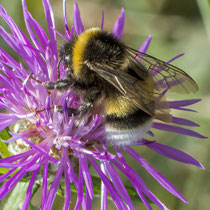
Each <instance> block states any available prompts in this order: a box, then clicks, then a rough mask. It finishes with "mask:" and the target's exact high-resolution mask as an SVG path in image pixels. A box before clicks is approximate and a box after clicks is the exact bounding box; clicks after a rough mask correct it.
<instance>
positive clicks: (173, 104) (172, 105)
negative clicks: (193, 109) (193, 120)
mask: <svg viewBox="0 0 210 210" xmlns="http://www.w3.org/2000/svg"><path fill="white" fill-rule="evenodd" d="M200 101H201V99H190V100H181V101H169V105H170V108H180V107H185V106H190V105H192V104H196V103H198V102H200Z"/></svg>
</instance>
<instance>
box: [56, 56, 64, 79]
mask: <svg viewBox="0 0 210 210" xmlns="http://www.w3.org/2000/svg"><path fill="white" fill-rule="evenodd" d="M62 60H63V57H61V59H60V60H59V61H58V64H57V74H58V79H60V71H59V68H60V64H61V61H62Z"/></svg>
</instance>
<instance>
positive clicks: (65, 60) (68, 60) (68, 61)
mask: <svg viewBox="0 0 210 210" xmlns="http://www.w3.org/2000/svg"><path fill="white" fill-rule="evenodd" d="M70 61H71V57H70V55H67V56H65V57H64V63H65V65H69V64H70Z"/></svg>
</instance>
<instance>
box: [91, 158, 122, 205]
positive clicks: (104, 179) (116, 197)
mask: <svg viewBox="0 0 210 210" xmlns="http://www.w3.org/2000/svg"><path fill="white" fill-rule="evenodd" d="M88 159H89V162H90V164H91V165H92V166H93V168H94V169H95V170H96V172H97V173H98V175H99V176H100V178H101V180H102V182H104V184H105V185H106V187H107V190H108V191H109V194H110V196H111V197H112V199H113V202H114V203H115V205H116V207H117V208H118V209H126V207H125V205H124V203H123V202H122V200H121V199H120V197H119V195H118V194H117V192H116V190H115V189H114V187H113V186H112V184H111V183H110V181H109V180H108V179H107V177H106V176H105V175H104V173H103V172H102V171H101V169H100V168H99V166H98V165H97V164H96V162H95V161H94V159H93V158H92V157H90V156H89V157H88Z"/></svg>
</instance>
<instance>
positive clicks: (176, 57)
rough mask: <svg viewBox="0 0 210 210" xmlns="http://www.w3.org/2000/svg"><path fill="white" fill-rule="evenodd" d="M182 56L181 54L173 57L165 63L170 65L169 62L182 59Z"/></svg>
mask: <svg viewBox="0 0 210 210" xmlns="http://www.w3.org/2000/svg"><path fill="white" fill-rule="evenodd" d="M183 55H184V53H181V54H179V55H177V56H175V57H174V58H172V59H170V60H169V61H168V62H167V63H171V62H173V61H174V60H176V59H178V58H180V57H182V56H183Z"/></svg>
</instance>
